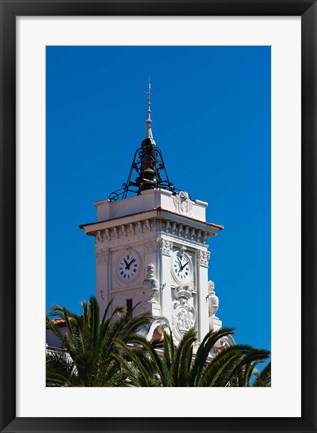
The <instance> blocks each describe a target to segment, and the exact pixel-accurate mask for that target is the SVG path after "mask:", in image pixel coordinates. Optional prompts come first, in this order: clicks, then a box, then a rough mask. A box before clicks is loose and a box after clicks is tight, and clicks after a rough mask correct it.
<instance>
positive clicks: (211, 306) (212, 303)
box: [207, 281, 219, 316]
mask: <svg viewBox="0 0 317 433" xmlns="http://www.w3.org/2000/svg"><path fill="white" fill-rule="evenodd" d="M207 299H208V312H209V316H214V315H215V314H216V313H217V311H218V308H219V298H218V296H216V293H215V283H214V282H213V281H208V296H207Z"/></svg>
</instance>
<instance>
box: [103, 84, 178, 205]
mask: <svg viewBox="0 0 317 433" xmlns="http://www.w3.org/2000/svg"><path fill="white" fill-rule="evenodd" d="M145 93H146V94H147V119H146V120H145V125H146V130H145V138H144V140H143V141H142V143H141V147H139V148H138V149H137V150H136V151H135V154H134V157H133V161H132V164H131V168H130V172H129V175H128V179H127V181H126V182H125V183H124V184H123V188H121V189H119V190H117V191H114V192H112V193H111V194H110V195H109V200H110V201H116V200H118V199H125V198H127V197H128V195H139V194H141V193H142V191H146V190H149V189H154V188H161V189H166V190H169V191H172V192H174V190H175V188H174V186H173V184H172V183H171V182H170V180H169V178H168V175H167V172H166V168H165V164H164V160H163V155H162V152H161V150H160V149H159V148H158V147H157V146H156V143H155V140H154V138H153V132H152V118H151V94H152V92H151V82H150V80H149V82H148V89H147V91H146V92H145Z"/></svg>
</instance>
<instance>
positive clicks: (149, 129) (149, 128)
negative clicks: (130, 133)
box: [145, 78, 155, 145]
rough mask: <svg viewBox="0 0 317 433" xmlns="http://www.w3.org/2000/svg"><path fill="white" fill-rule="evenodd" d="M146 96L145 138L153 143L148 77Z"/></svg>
mask: <svg viewBox="0 0 317 433" xmlns="http://www.w3.org/2000/svg"><path fill="white" fill-rule="evenodd" d="M145 93H146V94H147V95H148V96H147V119H146V121H145V124H146V132H145V138H149V139H150V140H151V142H152V143H153V144H154V145H155V141H154V138H153V133H152V119H151V81H150V78H149V84H148V90H147V92H145Z"/></svg>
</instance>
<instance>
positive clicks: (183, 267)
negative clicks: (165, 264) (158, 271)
mask: <svg viewBox="0 0 317 433" xmlns="http://www.w3.org/2000/svg"><path fill="white" fill-rule="evenodd" d="M186 265H188V262H186V263H185V265H183V266H182V267H181V271H182V270H183V269H184V268H185V266H186Z"/></svg>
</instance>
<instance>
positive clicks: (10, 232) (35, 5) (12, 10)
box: [0, 0, 317, 433]
mask: <svg viewBox="0 0 317 433" xmlns="http://www.w3.org/2000/svg"><path fill="white" fill-rule="evenodd" d="M0 5H1V9H0V12H1V16H0V18H1V22H0V30H1V53H0V54H1V58H0V65H1V146H0V150H1V154H0V161H1V218H0V221H1V229H0V248H1V250H0V257H1V260H0V278H1V299H0V321H1V348H0V350H1V352H0V362H1V364H0V375H1V382H0V396H1V404H0V427H1V431H3V432H82V431H83V432H86V431H87V432H88V431H89V432H95V431H96V432H97V431H98V432H131V433H132V432H137V431H139V432H141V431H147V432H175V431H192V432H196V431H197V432H198V431H199V432H214V433H216V432H222V433H225V432H236V433H238V432H262V433H264V432H272V433H273V432H282V431H283V432H306V433H308V432H316V425H317V423H316V410H315V407H316V367H317V366H316V318H315V312H316V269H317V267H316V240H317V236H316V210H315V209H316V203H317V200H316V162H317V160H316V119H317V117H316V96H317V93H316V90H317V87H316V78H317V77H316V60H317V44H316V35H317V26H316V12H317V7H316V2H315V1H311V0H309V1H307V0H278V1H275V0H266V1H263V0H251V1H247V0H244V1H242V0H216V1H213V0H199V1H195V0H169V1H168V2H167V1H163V0H143V1H142V0H139V1H135V0H131V1H130V0H112V1H108V0H91V1H89V0H75V1H68V0H65V1H59V0H41V1H34V0H33V1H32V0H21V1H14V0H0ZM96 15H132V16H133V15H135V16H137V15H142V16H147V15H148V16H151V15H152V16H154V15H162V16H164V15H176V16H177V15H178V16H180V15H182V16H184V15H194V16H199V15H205V16H206V15H215V16H221V15H222V16H228V15H231V16H234V15H235V16H263V15H265V16H300V17H301V24H302V30H301V35H302V42H301V43H302V64H301V72H302V87H301V88H302V150H301V155H302V163H301V167H302V184H301V192H302V212H301V216H302V228H301V234H302V262H301V266H302V357H301V361H302V416H301V417H300V418H282V417H281V418H252V417H250V418H208V417H206V418H184V419H182V418H18V417H16V363H15V362H16V348H15V347H16V346H15V343H16V292H15V287H16V262H15V260H16V259H15V257H16V246H15V245H16V231H15V230H16V193H15V191H16V147H15V137H16V123H15V113H16V88H15V85H16V17H17V16H96ZM285 332H292V330H291V329H289V330H287V329H286V330H285ZM297 344H298V342H294V346H297ZM31 350H32V348H30V351H31ZM291 352H292V348H290V353H289V357H288V358H287V360H286V362H289V363H291V362H292V357H291ZM290 380H291V378H290ZM281 404H283V402H281ZM188 409H190V408H188Z"/></svg>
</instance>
